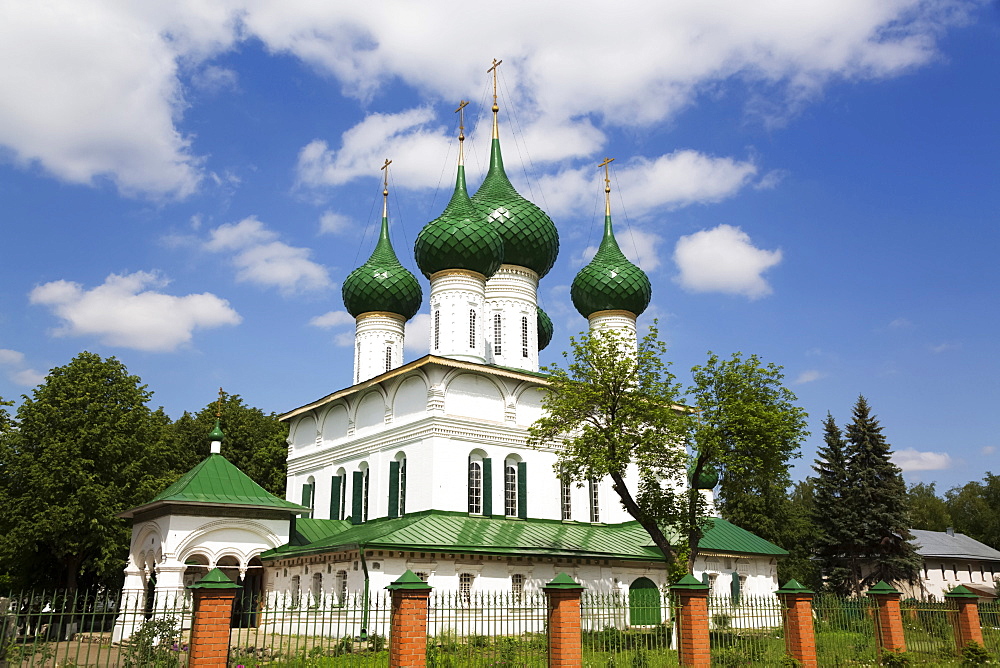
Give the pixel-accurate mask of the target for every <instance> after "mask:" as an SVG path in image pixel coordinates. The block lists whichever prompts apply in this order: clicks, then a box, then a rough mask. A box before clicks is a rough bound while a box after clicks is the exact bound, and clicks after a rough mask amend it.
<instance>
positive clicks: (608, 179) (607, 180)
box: [597, 158, 615, 216]
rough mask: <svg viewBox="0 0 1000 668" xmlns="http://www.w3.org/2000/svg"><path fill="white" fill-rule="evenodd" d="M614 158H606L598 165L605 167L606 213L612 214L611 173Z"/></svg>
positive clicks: (607, 214) (606, 214)
mask: <svg viewBox="0 0 1000 668" xmlns="http://www.w3.org/2000/svg"><path fill="white" fill-rule="evenodd" d="M614 161H615V159H614V158H605V159H604V162H602V163H601V164H599V165H598V166H597V167H598V168H600V167H603V168H604V215H605V216H610V215H611V175H610V167H608V165H610V164H611V163H612V162H614Z"/></svg>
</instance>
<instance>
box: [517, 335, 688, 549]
mask: <svg viewBox="0 0 1000 668" xmlns="http://www.w3.org/2000/svg"><path fill="white" fill-rule="evenodd" d="M570 343H571V345H572V349H573V353H572V356H570V354H569V353H568V352H564V353H563V357H564V359H566V360H567V362H568V363H567V367H566V368H565V369H564V368H562V367H560V366H551V367H544V368H543V371H544V372H546V373H548V374H549V387H548V390H549V391H548V393H547V394H546V395H545V397H544V399H543V400H542V405H543V408H544V415H543V417H541V418H540V419H538V420H537V421H536V422H535V423H534V424H533V425H532V426H531V429H530V439H531V443H532V444H534V445H536V446H540V447H543V446H546V445H549V444H551V443H552V442H554V441H558V440H560V439H561V441H562V444H561V447H560V448H559V451H558V452H559V463H558V467H559V468H558V470H559V473H560V475H562V476H565V477H566V478H568V479H569V480H572V481H575V482H577V483H580V484H583V483H585V482H587V481H590V480H598V479H601V478H604V477H606V476H607V477H610V478H611V481H612V488H613V489H614V491H615V493H616V494H617V495H618V499H619V501H621V504H622V506H623V507H624V508H625V511H626V512H627V513H628V514H629V515H630V516H632V517H633V518H635V520H636V521H637V522H639V524H640V525H641V526H642V528H643V529H645V530H646V532H647V533H648V534H649V536H650V538H651V539H652V541H653V544H654V545H656V546H657V547H658V548H660V550H661V551H662V552H663V555H664V557H665V559H666V560H667V562H668V564H670V565H671V566H676V565H678V564H679V563H681V562H682V561H683V559H682V552H681V551H679V549H678V548H679V546H678V545H676V544H674V543H672V542H671V540H670V538H668V535H669V533H670V529H674V530H677V531H679V533H680V534H681V535H685V536H686V535H687V532H689V531H693V530H695V528H696V527H694V526H691V523H690V522H689V521H688V513H687V508H688V505H689V502H690V501H689V498H688V497H689V496H691V497H692V498H693V499H695V503H697V500H698V499H700V498H701V497H700V495H698V494H692V495H689V494H688V493H687V491H686V484H685V480H686V477H687V470H688V457H687V454H686V453H685V451H684V447H683V438H684V435H685V433H686V432H687V429H688V428H687V423H688V421H689V420H690V413H689V412H688V411H685V410H678V408H679V401H680V387H679V385H678V384H677V383H676V381H675V379H674V376H673V374H672V373H671V372H670V370H669V365H668V364H667V362H665V361H664V359H663V358H664V354H665V352H666V346H665V344H664V343H663V342H661V341H660V340H659V339H658V338H657V335H656V330H655V329H650V332H649V333H648V334H647V335H646V336H644V337H643V338H642V339H641V340H640V341H639V343H638V347H637V349H636V351H635V352H634V353H633V352H631V351H630V350H629V343H628V342H627V341H626V340H625V339H624V337H622V336H620V335H618V334H617V333H616V332H614V331H608V332H604V333H602V334H601V335H590V334H584V335H582V336H580V337H579V338H575V337H574V338H571V339H570ZM630 467H634V470H636V472H637V473H638V481H637V485H636V486H635V488H634V489H633V488H630V487H629V486H628V485H627V484H626V481H625V477H626V472H627V471H629V469H630Z"/></svg>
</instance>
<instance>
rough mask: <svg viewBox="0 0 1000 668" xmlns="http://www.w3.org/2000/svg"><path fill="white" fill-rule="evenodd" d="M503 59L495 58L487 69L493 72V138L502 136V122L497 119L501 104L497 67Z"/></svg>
mask: <svg viewBox="0 0 1000 668" xmlns="http://www.w3.org/2000/svg"><path fill="white" fill-rule="evenodd" d="M502 62H503V61H502V60H497V59H496V58H494V59H493V67H491V68H490V69H488V70H486V71H487V72H488V73H489V72H492V73H493V138H494V139H499V138H500V122H499V121H498V120H497V116H498V115H499V113H500V106H499V105H498V104H497V68H498V67H500V63H502Z"/></svg>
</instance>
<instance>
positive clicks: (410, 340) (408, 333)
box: [403, 313, 431, 355]
mask: <svg viewBox="0 0 1000 668" xmlns="http://www.w3.org/2000/svg"><path fill="white" fill-rule="evenodd" d="M403 336H404V337H405V338H404V339H403V348H404V349H405V350H406V352H409V353H416V354H417V355H426V354H427V352H428V351H429V350H430V349H431V316H430V315H428V314H427V313H418V314H416V315H415V316H413V317H412V318H410V319H409V320H408V321H407V322H406V325H405V329H404V330H403Z"/></svg>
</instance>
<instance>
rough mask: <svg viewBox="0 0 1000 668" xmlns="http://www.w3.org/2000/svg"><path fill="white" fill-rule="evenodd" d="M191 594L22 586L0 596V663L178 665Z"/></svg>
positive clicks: (183, 658) (129, 667) (183, 656)
mask: <svg viewBox="0 0 1000 668" xmlns="http://www.w3.org/2000/svg"><path fill="white" fill-rule="evenodd" d="M190 620H191V606H190V596H185V595H184V594H183V593H179V594H177V595H158V596H154V595H147V594H146V592H143V591H136V592H121V591H99V592H87V591H76V592H64V591H42V592H22V593H17V594H11V595H8V596H5V597H0V635H2V638H0V665H7V666H23V667H31V666H121V667H122V668H145V667H153V668H180V667H181V666H186V665H187V656H188V629H189V627H190Z"/></svg>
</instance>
